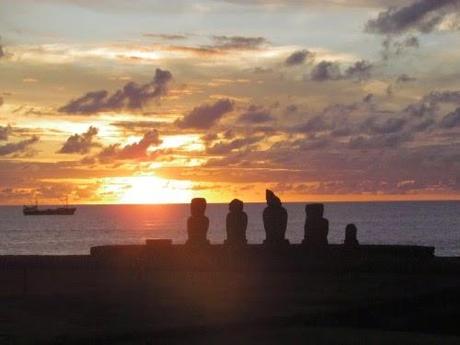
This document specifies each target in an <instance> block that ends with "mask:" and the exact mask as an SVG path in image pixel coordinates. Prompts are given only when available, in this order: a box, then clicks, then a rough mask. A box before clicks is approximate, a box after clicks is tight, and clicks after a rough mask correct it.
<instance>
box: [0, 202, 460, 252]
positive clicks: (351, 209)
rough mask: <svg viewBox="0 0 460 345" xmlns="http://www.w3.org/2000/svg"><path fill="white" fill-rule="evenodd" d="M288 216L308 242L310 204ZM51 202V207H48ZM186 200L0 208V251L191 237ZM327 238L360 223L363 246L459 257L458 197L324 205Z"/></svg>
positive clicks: (252, 222) (258, 225)
mask: <svg viewBox="0 0 460 345" xmlns="http://www.w3.org/2000/svg"><path fill="white" fill-rule="evenodd" d="M283 205H284V206H285V207H286V209H287V211H288V213H289V221H288V229H287V237H288V239H289V240H290V241H291V243H299V242H301V241H302V239H303V226H304V222H305V211H304V208H305V204H303V203H285V204H283ZM43 207H46V206H43ZM264 207H265V205H264V204H262V203H260V204H259V203H252V204H246V205H245V211H246V212H247V214H248V217H249V224H248V230H247V237H248V241H249V243H261V242H262V241H263V239H264V238H265V233H264V230H263V223H262V211H263V209H264ZM227 211H228V205H227V204H209V205H208V208H207V212H206V214H207V216H208V217H209V219H210V227H209V233H208V234H209V239H210V240H211V242H212V243H221V242H223V240H224V238H225V216H226V214H227ZM188 215H189V205H188V204H178V205H90V206H89V205H81V206H77V212H76V213H75V215H74V216H27V217H26V216H23V215H22V207H20V206H1V207H0V255H20V254H27V255H32V254H33V255H69V254H88V253H89V250H90V247H91V246H96V245H103V244H141V243H144V241H145V239H147V238H170V239H172V240H173V242H174V243H183V242H185V240H186V220H187V217H188ZM325 217H326V218H328V219H329V224H330V230H329V237H328V238H329V242H330V243H342V242H343V238H344V234H345V230H344V229H345V226H346V224H348V223H355V224H356V225H357V227H358V239H359V241H360V242H361V243H363V244H416V245H428V246H434V247H435V248H436V252H435V253H436V255H439V256H453V255H456V256H458V255H460V202H458V201H452V202H360V203H352V202H350V203H326V204H325Z"/></svg>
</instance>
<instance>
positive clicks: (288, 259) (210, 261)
mask: <svg viewBox="0 0 460 345" xmlns="http://www.w3.org/2000/svg"><path fill="white" fill-rule="evenodd" d="M91 257H92V258H94V259H95V260H96V261H97V262H98V263H100V264H103V265H116V266H118V265H128V266H133V265H135V266H139V265H142V266H145V267H148V268H149V269H154V270H216V271H226V270H230V271H235V270H236V271H304V270H323V271H335V270H376V269H378V270H387V269H388V270H392V271H394V270H398V269H404V268H405V269H409V270H411V269H414V268H413V266H418V267H419V269H421V268H422V267H429V266H430V265H429V264H423V265H422V264H420V263H421V262H426V263H429V262H430V261H431V260H432V259H433V258H434V247H423V246H405V245H361V246H359V247H358V248H352V249H350V248H346V247H345V246H343V245H328V246H327V247H325V248H321V249H320V250H319V249H313V248H308V247H306V246H304V245H301V244H283V245H280V246H273V245H264V244H248V245H244V246H239V247H234V246H227V245H223V244H205V245H202V246H191V245H186V244H172V242H171V241H170V240H147V241H146V244H145V245H108V246H97V247H92V248H91Z"/></svg>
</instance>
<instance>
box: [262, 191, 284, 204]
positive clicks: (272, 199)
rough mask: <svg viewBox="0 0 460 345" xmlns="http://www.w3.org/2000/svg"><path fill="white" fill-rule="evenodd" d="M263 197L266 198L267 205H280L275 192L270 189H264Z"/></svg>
mask: <svg viewBox="0 0 460 345" xmlns="http://www.w3.org/2000/svg"><path fill="white" fill-rule="evenodd" d="M265 199H266V200H267V205H268V206H277V207H278V206H281V200H280V198H278V197H277V196H276V195H275V193H273V192H272V191H271V190H269V189H266V190H265Z"/></svg>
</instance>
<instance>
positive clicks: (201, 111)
mask: <svg viewBox="0 0 460 345" xmlns="http://www.w3.org/2000/svg"><path fill="white" fill-rule="evenodd" d="M233 107H234V104H233V101H231V100H229V99H220V100H218V101H217V102H215V103H214V104H203V105H200V106H198V107H196V108H194V109H193V110H192V111H191V112H190V113H188V114H187V115H185V116H184V117H183V118H182V119H180V120H177V121H176V125H177V126H178V127H180V128H194V129H209V128H211V127H212V126H213V125H214V124H216V123H217V122H218V121H219V120H220V119H221V118H222V117H223V116H224V115H225V114H227V113H229V112H231V111H233Z"/></svg>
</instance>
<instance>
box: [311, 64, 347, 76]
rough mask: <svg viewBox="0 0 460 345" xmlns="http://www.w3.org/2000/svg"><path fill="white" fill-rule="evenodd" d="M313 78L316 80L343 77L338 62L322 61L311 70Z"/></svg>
mask: <svg viewBox="0 0 460 345" xmlns="http://www.w3.org/2000/svg"><path fill="white" fill-rule="evenodd" d="M310 76H311V79H312V80H315V81H326V80H339V79H342V72H341V71H340V66H339V64H338V63H336V62H330V61H321V62H320V63H318V64H317V65H316V66H315V67H314V68H313V70H312V71H311V74H310Z"/></svg>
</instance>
